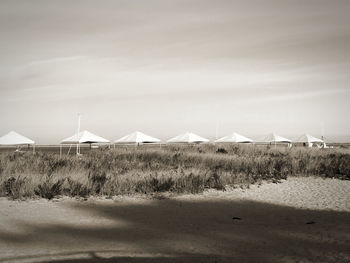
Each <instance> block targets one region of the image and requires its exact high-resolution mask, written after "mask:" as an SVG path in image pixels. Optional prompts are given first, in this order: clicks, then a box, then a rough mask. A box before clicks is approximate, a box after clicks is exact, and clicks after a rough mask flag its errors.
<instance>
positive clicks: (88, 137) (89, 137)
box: [60, 131, 110, 155]
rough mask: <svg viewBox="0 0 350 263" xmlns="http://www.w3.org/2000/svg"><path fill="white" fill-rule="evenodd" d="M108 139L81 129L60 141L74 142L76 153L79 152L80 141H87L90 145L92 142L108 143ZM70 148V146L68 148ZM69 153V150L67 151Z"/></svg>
mask: <svg viewBox="0 0 350 263" xmlns="http://www.w3.org/2000/svg"><path fill="white" fill-rule="evenodd" d="M109 142H110V141H109V140H107V139H105V138H102V137H100V136H97V135H95V134H93V133H91V132H89V131H81V132H78V133H76V134H74V135H73V136H71V137H68V138H66V139H64V140H62V141H61V144H76V145H77V155H79V154H80V146H79V145H80V144H81V143H89V144H90V147H91V144H92V143H109ZM69 150H70V148H69ZM68 153H69V151H68ZM60 155H62V146H61V147H60Z"/></svg>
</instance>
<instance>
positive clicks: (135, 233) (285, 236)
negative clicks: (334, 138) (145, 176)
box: [0, 177, 350, 263]
mask: <svg viewBox="0 0 350 263" xmlns="http://www.w3.org/2000/svg"><path fill="white" fill-rule="evenodd" d="M349 193H350V181H340V180H333V179H320V178H311V177H310V178H290V179H288V180H287V181H283V182H282V183H280V184H273V183H264V184H262V185H261V186H259V187H258V186H252V187H251V188H250V189H245V190H243V189H232V190H230V191H226V192H221V191H212V190H210V191H207V192H205V193H204V194H201V195H183V196H177V197H169V198H165V199H150V198H144V197H115V198H113V199H103V198H90V199H89V200H87V201H79V200H74V199H70V198H62V199H60V200H54V201H47V200H31V201H9V200H7V199H5V198H1V199H0V262H53V261H54V262H66V263H68V262H71V263H73V262H86V263H88V262H89V263H90V262H146V263H147V262H236V261H238V262H350V245H349V244H350V206H349V201H350V194H349Z"/></svg>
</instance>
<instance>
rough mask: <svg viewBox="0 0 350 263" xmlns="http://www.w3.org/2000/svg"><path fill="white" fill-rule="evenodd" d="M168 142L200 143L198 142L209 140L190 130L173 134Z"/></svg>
mask: <svg viewBox="0 0 350 263" xmlns="http://www.w3.org/2000/svg"><path fill="white" fill-rule="evenodd" d="M167 142H169V143H200V142H209V140H208V139H206V138H203V137H201V136H199V135H197V134H194V133H192V132H186V133H183V134H180V135H178V136H175V137H174V138H171V139H169V140H168V141H167Z"/></svg>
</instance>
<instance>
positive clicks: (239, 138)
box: [215, 132, 253, 143]
mask: <svg viewBox="0 0 350 263" xmlns="http://www.w3.org/2000/svg"><path fill="white" fill-rule="evenodd" d="M215 142H236V143H249V142H253V140H252V139H249V138H247V137H245V136H243V135H240V134H238V133H236V132H234V133H231V134H229V135H227V136H225V137H222V138H220V139H218V140H216V141H215Z"/></svg>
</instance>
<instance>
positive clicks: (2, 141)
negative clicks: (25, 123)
mask: <svg viewBox="0 0 350 263" xmlns="http://www.w3.org/2000/svg"><path fill="white" fill-rule="evenodd" d="M0 145H17V146H19V145H33V152H34V151H35V142H34V141H33V140H31V139H29V138H27V137H25V136H23V135H21V134H18V133H17V132H15V131H10V132H9V133H7V134H5V135H4V136H2V137H0Z"/></svg>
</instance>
